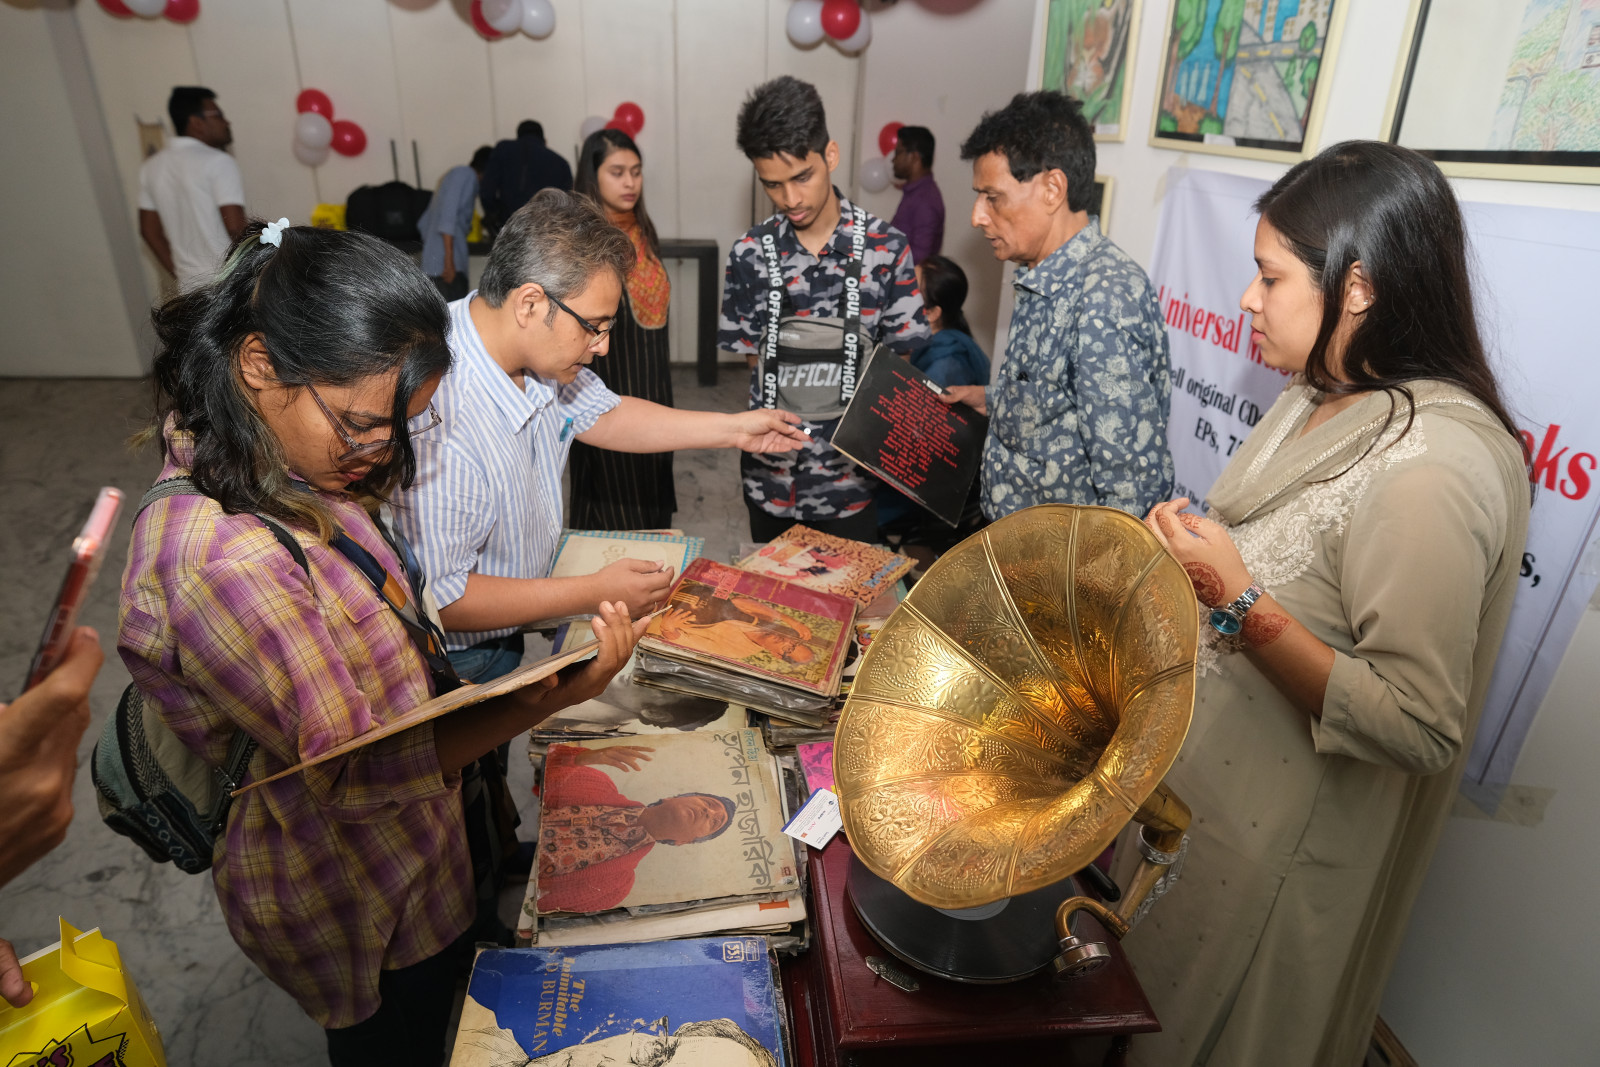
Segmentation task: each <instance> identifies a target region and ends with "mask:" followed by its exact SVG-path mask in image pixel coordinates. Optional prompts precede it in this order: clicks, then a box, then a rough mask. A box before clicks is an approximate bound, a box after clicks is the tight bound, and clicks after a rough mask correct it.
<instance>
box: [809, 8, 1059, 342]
mask: <svg viewBox="0 0 1600 1067" xmlns="http://www.w3.org/2000/svg"><path fill="white" fill-rule="evenodd" d="M872 19H873V27H872V44H871V45H870V46H869V47H868V48H867V50H866V53H865V58H864V59H863V60H862V63H863V68H862V69H863V76H864V78H865V92H864V94H863V103H862V121H861V129H860V131H859V138H858V140H857V158H858V159H863V160H864V159H868V158H870V157H872V156H876V155H878V153H879V149H878V131H879V130H881V129H883V126H884V124H885V123H888V122H902V123H905V124H906V125H907V126H926V127H928V129H930V130H932V131H933V136H934V141H935V148H934V162H933V176H934V181H936V182H938V184H939V191H940V192H941V193H942V194H943V195H944V206H945V226H944V247H943V249H942V251H943V254H944V255H946V256H949V257H950V258H951V259H953V260H955V261H956V262H957V263H959V264H960V265H961V267H962V269H963V270H965V271H966V272H967V280H968V283H969V285H970V292H969V294H968V296H967V304H966V313H967V320H968V321H969V322H970V323H971V325H972V331H973V335H974V336H976V337H977V338H979V344H980V345H982V346H983V347H984V348H985V349H987V348H988V347H989V343H990V342H989V339H990V338H991V337H992V336H994V327H995V315H996V308H997V305H998V303H999V298H1000V281H1001V274H1002V267H1001V264H1000V263H999V262H998V261H996V260H995V258H994V253H993V251H991V249H990V248H989V243H988V242H987V241H985V240H984V239H983V235H982V234H981V233H979V232H978V231H977V230H974V229H973V228H972V225H971V223H970V221H969V220H970V218H971V214H972V164H970V163H963V162H962V161H961V142H962V141H964V140H966V138H967V135H968V134H970V133H971V132H972V130H973V127H975V126H977V124H978V120H979V119H980V118H982V117H983V113H984V112H985V111H993V110H996V109H997V108H1001V107H1004V106H1005V104H1006V102H1007V101H1009V100H1010V99H1011V97H1012V96H1013V95H1014V94H1016V93H1019V92H1022V91H1023V90H1024V89H1025V88H1029V86H1027V84H1026V75H1027V68H1028V54H1029V50H1030V49H1029V40H1030V37H1031V35H1032V31H1033V21H1034V4H1033V0H986V2H984V3H980V4H977V5H975V6H973V7H970V8H968V9H966V10H965V11H959V12H955V13H952V14H941V13H939V12H937V11H933V10H930V9H929V8H927V7H924V6H922V5H920V4H915V3H901V4H897V5H895V6H894V7H891V8H888V9H886V10H883V11H879V12H877V13H876V14H874V15H873V16H872ZM964 57H970V59H971V61H970V62H962V61H961V60H962V59H963V58H964ZM980 57H981V58H980ZM858 173H859V168H858V169H857V170H856V171H852V172H851V173H850V174H849V175H848V176H846V177H845V178H843V179H842V180H841V181H840V182H839V185H840V187H841V188H843V189H846V190H848V189H850V188H851V187H852V186H855V185H856V177H857V174H858ZM861 202H862V203H863V204H865V205H866V206H867V208H868V209H869V210H871V211H873V212H875V213H876V214H878V215H881V216H882V217H884V218H886V219H888V218H893V217H894V212H895V208H896V207H898V206H899V204H900V192H899V190H898V189H896V188H895V187H894V186H892V185H891V186H890V187H889V188H888V189H885V190H884V191H883V192H881V193H868V192H865V191H862V192H861ZM992 354H993V353H991V355H992Z"/></svg>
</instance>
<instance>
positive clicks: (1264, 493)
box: [1118, 141, 1530, 1067]
mask: <svg viewBox="0 0 1600 1067" xmlns="http://www.w3.org/2000/svg"><path fill="white" fill-rule="evenodd" d="M1256 206H1257V209H1258V210H1259V211H1260V214H1261V218H1260V222H1259V223H1258V224H1257V227H1256V239H1255V259H1256V265H1257V273H1256V276H1255V278H1254V280H1252V281H1251V283H1250V286H1249V288H1248V289H1246V290H1245V293H1244V297H1243V298H1242V299H1241V301H1240V307H1242V308H1243V309H1244V310H1246V311H1249V312H1251V313H1252V314H1253V316H1254V321H1253V323H1252V331H1251V339H1252V340H1253V341H1254V342H1255V343H1256V344H1257V345H1259V346H1260V349H1261V355H1262V358H1263V359H1264V360H1265V362H1266V363H1267V364H1268V365H1269V366H1272V367H1277V368H1280V369H1283V370H1288V371H1292V372H1294V374H1295V377H1294V378H1293V379H1292V380H1291V382H1290V384H1289V386H1288V388H1287V389H1285V390H1284V392H1283V394H1282V395H1281V396H1280V397H1279V398H1278V400H1277V402H1276V403H1274V404H1273V406H1272V408H1271V410H1269V411H1268V412H1267V414H1266V415H1265V416H1264V417H1263V418H1262V419H1261V422H1260V423H1259V424H1258V425H1257V426H1256V427H1255V429H1254V430H1253V431H1252V432H1251V434H1250V437H1249V438H1248V439H1247V440H1246V441H1245V443H1244V446H1243V447H1242V448H1240V449H1239V450H1238V452H1237V453H1235V455H1234V456H1233V458H1232V460H1231V461H1230V462H1229V464H1228V467H1227V469H1226V470H1224V471H1223V473H1222V476H1221V477H1220V478H1219V479H1218V480H1217V483H1216V484H1215V485H1213V486H1212V487H1211V491H1210V492H1209V494H1208V495H1207V500H1208V503H1209V504H1210V507H1211V511H1210V518H1206V519H1202V518H1199V517H1198V516H1195V515H1191V514H1185V513H1183V512H1182V511H1181V510H1180V509H1181V508H1182V507H1184V506H1185V505H1186V504H1187V503H1188V501H1187V500H1185V499H1182V498H1180V499H1178V500H1173V501H1169V502H1168V503H1165V504H1159V505H1157V506H1156V507H1155V508H1154V509H1153V510H1152V511H1151V512H1150V515H1149V518H1148V519H1147V520H1146V521H1147V522H1148V524H1149V525H1150V527H1151V528H1152V529H1153V530H1154V531H1155V532H1156V535H1157V536H1158V537H1159V538H1160V539H1161V540H1162V542H1163V543H1164V544H1166V545H1167V547H1168V548H1169V549H1170V550H1171V552H1172V554H1173V555H1174V556H1175V557H1176V558H1177V559H1178V561H1179V562H1180V563H1182V564H1183V565H1184V567H1185V569H1186V570H1187V571H1188V572H1189V576H1190V579H1191V580H1192V581H1193V583H1194V588H1195V593H1196V595H1197V596H1198V598H1199V601H1200V604H1201V609H1200V610H1201V624H1200V626H1201V645H1200V656H1199V677H1198V680H1197V683H1196V689H1195V707H1194V720H1193V722H1192V724H1191V726H1190V728H1189V735H1188V739H1187V740H1186V741H1185V743H1184V747H1183V750H1182V752H1181V753H1180V755H1179V756H1178V762H1177V763H1176V764H1174V766H1173V768H1172V770H1171V771H1170V772H1169V773H1168V775H1167V779H1166V781H1167V783H1168V784H1170V785H1171V786H1172V788H1173V790H1174V791H1175V792H1176V793H1177V794H1178V795H1179V796H1180V797H1182V798H1183V799H1184V800H1185V801H1186V802H1187V803H1188V804H1189V805H1190V807H1191V808H1192V810H1193V813H1194V822H1193V824H1192V826H1191V828H1190V840H1189V843H1188V852H1187V859H1186V861H1185V865H1184V867H1183V869H1182V872H1181V877H1180V878H1178V880H1177V881H1176V884H1175V885H1174V886H1173V887H1172V888H1171V890H1170V892H1168V893H1167V894H1166V895H1165V896H1163V897H1162V898H1161V899H1160V900H1159V901H1158V902H1157V903H1156V905H1155V907H1154V909H1153V910H1152V911H1151V913H1150V915H1149V916H1148V917H1147V918H1146V919H1145V920H1144V921H1143V923H1142V924H1141V925H1140V926H1139V927H1138V929H1136V930H1135V931H1133V933H1131V934H1130V935H1129V936H1128V938H1127V939H1126V942H1125V944H1126V947H1127V951H1128V955H1129V957H1130V959H1132V961H1133V963H1134V965H1135V966H1136V967H1137V968H1138V972H1139V980H1140V982H1141V983H1142V984H1143V986H1144V988H1145V990H1146V992H1147V993H1148V994H1149V996H1150V999H1151V1001H1152V1003H1153V1005H1154V1007H1155V1011H1156V1014H1157V1015H1159V1016H1160V1017H1161V1025H1162V1032H1161V1033H1160V1034H1149V1035H1142V1036H1140V1037H1139V1038H1138V1039H1137V1040H1136V1041H1134V1043H1133V1059H1134V1060H1135V1061H1137V1062H1139V1063H1145V1064H1160V1065H1162V1067H1184V1065H1187V1064H1201V1063H1212V1064H1228V1065H1229V1067H1251V1065H1268V1064H1271V1065H1278V1064H1306V1065H1312V1064H1316V1065H1332V1067H1356V1065H1357V1064H1359V1063H1361V1062H1363V1060H1364V1058H1365V1055H1366V1050H1367V1045H1368V1042H1369V1041H1370V1038H1371V1035H1372V1027H1373V1021H1374V1019H1375V1017H1376V1015H1377V1010H1378V1001H1379V998H1380V997H1381V996H1382V994H1383V988H1384V984H1385V981H1386V979H1387V976H1388V973H1389V968H1390V966H1391V964H1392V963H1393V961H1394V957H1395V953H1396V952H1397V951H1398V949H1399V946H1400V939H1401V937H1402V935H1403V934H1404V932H1405V928H1406V922H1407V919H1408V917H1409V915H1410V911H1411V904H1412V901H1413V900H1414V899H1415V897H1416V893H1417V890H1418V888H1419V886H1420V885H1421V882H1422V878H1423V875H1424V874H1425V873H1426V871H1427V867H1428V860H1429V858H1430V857H1431V856H1432V854H1433V849H1434V845H1435V844H1436V843H1437V840H1438V836H1439V832H1440V829H1441V828H1442V826H1443V824H1444V819H1445V816H1446V815H1447V814H1448V812H1449V809H1450V804H1451V800H1452V798H1453V797H1454V795H1455V791H1456V783H1457V782H1458V781H1459V780H1460V777H1461V769H1462V764H1463V761H1464V760H1465V758H1466V756H1467V753H1468V751H1469V750H1470V748H1471V744H1472V734H1473V729H1474V727H1475V726H1476V724H1477V720H1478V713H1479V711H1480V710H1481V709H1482V707H1483V700H1484V694H1485V692H1486V690H1487V688H1488V685H1489V677H1490V674H1491V671H1492V669H1493V667H1494V661H1495V654H1496V653H1497V651H1498V650H1499V648H1500V639H1501V637H1502V635H1503V634H1504V632H1505V626H1506V620H1507V617H1508V616H1509V614H1510V611H1511V602H1512V599H1513V597H1514V596H1515V595H1516V591H1517V583H1518V568H1519V566H1520V564H1521V561H1522V548H1523V542H1524V539H1525V537H1526V535H1527V526H1528V508H1529V497H1530V492H1529V486H1528V474H1527V470H1526V468H1525V466H1524V462H1525V461H1524V455H1523V450H1522V445H1521V442H1520V440H1519V439H1518V437H1517V434H1516V429H1515V426H1514V425H1513V423H1512V421H1511V418H1510V417H1509V415H1508V414H1507V412H1506V408H1505V404H1504V402H1503V401H1502V399H1501V397H1500V391H1499V387H1498V386H1497V385H1496V383H1495V378H1494V374H1493V372H1492V371H1491V370H1490V367H1489V363H1488V360H1487V359H1486V357H1485V354H1484V348H1483V343H1482V341H1481V340H1480V338H1479V336H1478V326H1477V319H1476V317H1475V315H1474V311H1473V305H1474V300H1473V294H1472V288H1471V284H1470V275H1469V271H1468V267H1467V258H1466V249H1467V242H1466V234H1465V229H1464V227H1463V224H1462V219H1461V211H1460V208H1459V206H1458V205H1457V203H1456V199H1455V195H1454V193H1453V192H1451V189H1450V185H1449V183H1448V182H1446V181H1445V178H1444V175H1442V174H1441V173H1439V168H1438V167H1436V166H1435V165H1434V164H1433V163H1431V162H1429V161H1428V160H1426V159H1424V158H1423V157H1422V156H1420V155H1418V154H1416V153H1415V152H1411V151H1409V150H1407V149H1404V148H1400V147H1397V146H1395V145H1388V144H1381V143H1378V142H1373V141H1350V142H1346V143H1344V144H1339V145H1335V146H1333V147H1332V148H1329V149H1327V150H1325V151H1323V152H1322V153H1321V154H1319V155H1318V156H1317V157H1316V158H1314V159H1311V160H1307V161H1306V162H1304V163H1300V164H1298V165H1296V166H1295V167H1294V168H1293V169H1291V170H1290V171H1289V172H1288V173H1287V174H1285V175H1284V176H1283V177H1282V178H1281V179H1279V180H1278V182H1277V183H1276V184H1275V185H1273V186H1272V188H1271V189H1269V190H1268V191H1267V192H1266V193H1265V194H1264V195H1263V196H1262V197H1261V199H1260V200H1259V201H1258V202H1257V205H1256ZM1130 844H1131V843H1130ZM1137 852H1138V850H1137V849H1136V848H1132V847H1124V848H1122V849H1120V850H1119V856H1118V864H1119V869H1121V868H1123V866H1124V865H1125V864H1127V863H1128V862H1129V861H1136V860H1137V858H1138V855H1137Z"/></svg>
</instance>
